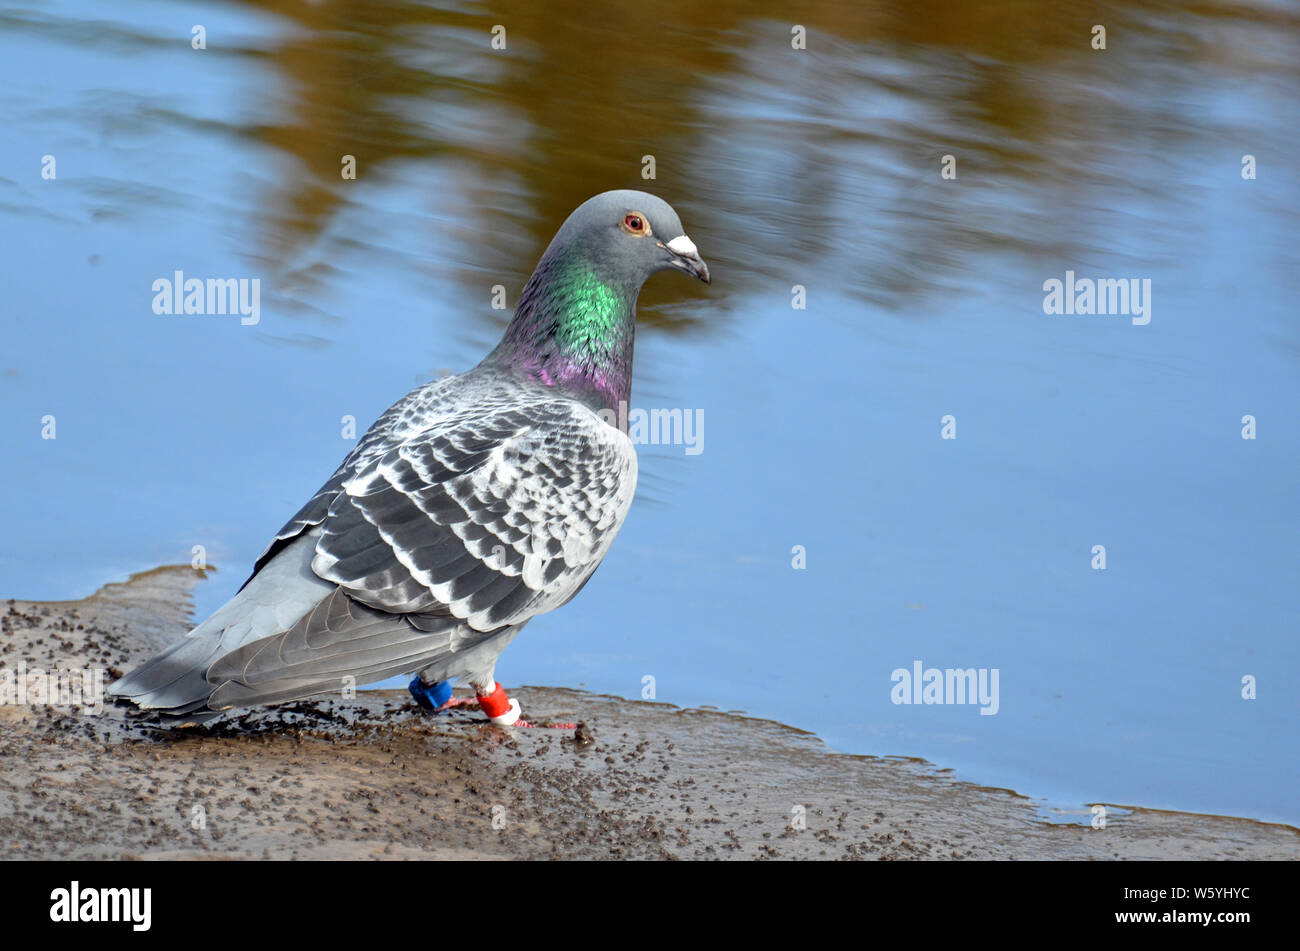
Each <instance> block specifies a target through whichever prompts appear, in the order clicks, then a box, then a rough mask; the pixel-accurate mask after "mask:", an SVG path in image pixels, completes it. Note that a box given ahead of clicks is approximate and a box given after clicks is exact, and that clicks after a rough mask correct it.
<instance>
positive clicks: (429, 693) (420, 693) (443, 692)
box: [406, 674, 451, 713]
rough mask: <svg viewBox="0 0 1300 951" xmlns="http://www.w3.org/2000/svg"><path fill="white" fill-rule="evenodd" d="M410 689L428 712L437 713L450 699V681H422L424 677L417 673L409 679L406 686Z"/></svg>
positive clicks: (412, 694) (416, 700)
mask: <svg viewBox="0 0 1300 951" xmlns="http://www.w3.org/2000/svg"><path fill="white" fill-rule="evenodd" d="M406 689H407V690H409V691H411V696H412V697H414V698H415V702H416V703H418V704H419V705H420V706H421V707H423V708H424V709H425V710H428V711H429V712H430V713H437V712H438V711H439V710H441V709H442V708H443V707H444V706H445V705H446V704H447V701H448V700H450V699H451V681H450V680H441V681H439V682H438V683H435V684H429V683H425V682H424V678H423V677H421V676H420V675H419V674H416V675H415V677H414V678H413V679H412V680H411V682H410V683H409V684H407V687H406Z"/></svg>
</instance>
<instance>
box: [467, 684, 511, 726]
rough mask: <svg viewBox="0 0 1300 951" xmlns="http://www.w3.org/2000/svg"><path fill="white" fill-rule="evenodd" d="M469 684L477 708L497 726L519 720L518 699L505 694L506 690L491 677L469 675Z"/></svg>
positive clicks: (509, 724) (508, 724)
mask: <svg viewBox="0 0 1300 951" xmlns="http://www.w3.org/2000/svg"><path fill="white" fill-rule="evenodd" d="M469 683H470V686H471V687H473V688H474V696H475V697H476V698H477V699H478V705H479V709H481V710H482V711H483V713H484V714H485V715H486V716H487V718H488V719H489V720H491V721H492V722H493V723H495V724H496V725H497V726H514V725H515V723H516V722H518V721H519V701H518V700H514V699H512V698H511V697H509V696H507V695H506V690H505V688H504V687H502V686H501V685H500V684H499V683H497V682H496V681H495V680H493V679H492V675H491V674H490V673H489V674H488V675H487V677H486V678H479V677H471V678H470V681H469Z"/></svg>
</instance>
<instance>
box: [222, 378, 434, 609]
mask: <svg viewBox="0 0 1300 951" xmlns="http://www.w3.org/2000/svg"><path fill="white" fill-rule="evenodd" d="M458 382H459V379H458V378H457V377H454V376H451V377H444V378H443V379H441V380H434V381H432V382H430V383H426V384H424V385H423V386H420V387H417V388H416V389H414V390H412V391H411V392H410V393H408V394H407V395H406V396H404V397H403V398H402V399H400V400H398V401H397V402H396V403H394V404H393V405H392V406H390V407H388V409H387V410H385V411H384V414H383V415H382V416H380V417H379V419H377V420H375V422H374V425H372V426H371V427H370V428H369V429H368V430H367V431H366V433H365V435H363V436H362V437H361V439H359V440H358V441H357V444H356V445H355V446H354V447H353V448H352V451H351V452H349V453H348V454H347V457H346V458H345V459H344V460H343V462H342V463H340V464H339V467H338V468H337V469H336V470H335V471H334V474H333V475H331V476H330V477H329V479H328V481H326V483H325V484H324V485H323V486H321V487H320V488H319V489H317V490H316V493H315V494H314V495H313V496H312V497H311V498H310V499H308V500H307V502H306V504H305V505H303V507H302V508H300V509H299V510H298V511H297V512H295V513H294V516H293V517H292V518H291V519H289V521H287V522H285V523H284V526H283V527H282V528H281V529H280V530H279V531H278V532H276V533H275V537H274V538H272V539H271V541H270V543H269V544H268V545H267V546H266V548H265V549H263V551H262V554H260V555H258V556H257V562H256V563H255V564H254V565H253V573H252V574H251V575H249V577H248V580H246V581H245V582H244V584H243V586H242V587H241V588H240V590H241V591H242V590H243V588H245V587H247V586H248V582H249V581H252V580H253V575H256V574H257V573H258V572H259V571H261V570H262V569H263V568H264V567H265V566H266V565H267V564H268V563H269V562H270V561H271V559H272V558H274V557H275V556H276V555H278V554H279V553H280V552H281V551H283V550H284V549H285V548H286V547H287V546H288V544H289V542H291V541H293V539H295V538H297V537H298V536H299V535H301V534H302V533H303V532H306V531H310V530H311V529H313V528H315V527H316V526H317V525H319V524H320V523H321V522H323V521H325V519H326V517H327V516H328V515H329V509H330V504H331V503H332V502H333V501H334V499H335V498H336V497H337V496H338V494H339V492H341V491H342V489H343V483H344V482H346V481H347V480H348V478H350V477H351V476H352V475H354V474H355V473H356V472H357V470H358V469H361V468H363V467H364V466H365V465H367V464H368V463H371V462H373V461H374V460H375V459H376V458H378V457H379V456H381V455H383V454H384V453H385V452H387V451H388V450H389V449H391V448H392V447H394V446H396V445H399V444H400V443H401V442H402V441H403V440H404V439H406V438H408V437H409V436H411V435H412V434H413V433H414V432H417V431H419V430H421V429H424V428H426V427H428V426H429V425H431V424H432V423H435V422H436V421H438V420H439V419H441V418H442V417H443V416H444V415H445V414H446V413H447V412H448V410H449V409H450V408H452V407H454V405H455V395H456V393H457V388H456V385H455V384H457V383H458Z"/></svg>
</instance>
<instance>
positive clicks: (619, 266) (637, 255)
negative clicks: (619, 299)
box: [552, 189, 709, 287]
mask: <svg viewBox="0 0 1300 951" xmlns="http://www.w3.org/2000/svg"><path fill="white" fill-rule="evenodd" d="M552 246H553V247H562V248H565V249H568V250H571V251H572V250H578V251H580V252H582V253H583V256H584V257H587V258H588V259H589V260H592V261H601V262H603V264H604V266H605V267H606V268H608V269H610V270H613V271H614V272H615V273H617V275H618V276H619V277H621V278H623V279H624V280H625V281H626V282H627V283H629V284H634V285H635V286H637V287H640V286H641V284H643V283H645V281H646V279H647V278H649V277H650V275H651V274H654V273H655V272H656V271H667V270H678V271H685V272H686V273H687V274H691V275H694V276H695V277H698V278H699V279H700V280H701V281H703V282H704V283H705V284H707V283H709V268H708V265H706V264H705V263H704V260H703V259H702V258H701V257H700V253H699V251H697V250H696V248H695V242H693V241H692V240H691V239H690V238H688V237H687V236H686V229H684V228H683V227H682V222H681V219H680V218H678V217H677V212H675V211H673V207H672V205H670V204H668V202H666V201H664V200H663V199H662V198H656V197H655V196H654V195H651V194H649V193H647V192H639V191H632V190H630V189H618V190H615V191H608V192H601V193H600V194H599V195H597V196H596V197H594V198H589V199H587V200H586V201H584V202H583V203H582V204H581V205H579V206H578V208H577V210H575V211H574V212H573V214H571V215H569V217H568V219H567V220H566V221H565V222H564V224H563V226H561V228H560V230H559V232H558V233H557V234H556V236H555V241H554V242H553V245H552Z"/></svg>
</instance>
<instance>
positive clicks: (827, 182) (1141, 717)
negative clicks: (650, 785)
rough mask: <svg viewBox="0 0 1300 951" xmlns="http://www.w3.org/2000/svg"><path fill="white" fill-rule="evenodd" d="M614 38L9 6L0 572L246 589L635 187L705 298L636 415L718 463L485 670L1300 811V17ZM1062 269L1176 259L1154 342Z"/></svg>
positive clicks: (766, 20)
mask: <svg viewBox="0 0 1300 951" xmlns="http://www.w3.org/2000/svg"><path fill="white" fill-rule="evenodd" d="M591 10H592V8H591V6H590V5H587V4H578V3H570V2H566V3H548V4H546V5H542V4H527V3H504V4H495V5H493V6H492V7H491V8H484V7H479V6H476V5H465V6H463V7H454V8H444V9H435V8H433V7H431V6H428V5H425V4H419V3H407V2H382V0H381V2H351V3H348V2H333V0H323V2H319V3H304V2H275V3H260V4H256V3H246V4H226V5H222V4H205V5H203V6H202V7H201V8H195V7H193V6H191V5H187V4H179V3H157V2H153V3H151V2H141V3H132V4H116V5H104V4H98V3H88V2H84V0H79V2H58V0H53V2H48V3H5V4H0V120H2V121H0V236H2V241H3V247H4V262H3V266H2V267H0V275H3V277H2V279H3V281H4V295H3V297H4V301H3V305H2V307H0V313H2V314H3V338H2V339H3V343H4V346H3V351H2V352H0V436H2V437H3V456H2V457H0V458H2V460H3V470H2V471H3V474H4V487H5V499H6V501H5V503H4V509H3V529H0V593H4V594H5V595H9V594H13V595H18V596H23V597H33V598H72V597H77V596H81V595H84V594H87V593H89V592H90V591H91V590H93V589H94V588H96V587H97V586H98V585H99V584H101V583H102V582H105V581H108V580H117V579H120V578H122V577H124V576H125V575H127V574H128V573H130V572H132V571H137V570H141V569H144V568H148V567H151V566H153V565H156V564H159V563H165V562H177V561H188V560H189V559H190V557H191V551H192V549H193V546H195V545H203V546H205V549H206V551H207V556H208V558H209V559H210V560H211V561H212V562H213V563H215V564H216V565H218V567H219V569H220V571H219V573H218V574H217V575H216V576H215V578H214V579H213V580H211V581H209V582H208V583H206V584H205V585H203V586H202V587H201V591H200V596H199V597H200V609H201V610H202V611H204V612H207V611H210V610H212V609H214V608H215V607H216V606H218V605H219V604H220V603H221V602H222V601H224V600H225V599H226V598H228V597H229V596H230V595H231V594H233V593H234V591H235V589H236V588H237V587H238V586H239V584H240V582H241V581H242V580H243V578H244V576H245V573H246V571H247V569H248V567H249V566H250V565H251V562H252V560H253V559H254V558H255V557H256V555H257V553H258V552H259V551H260V550H261V548H262V546H263V545H264V544H265V542H266V540H267V538H268V537H269V534H270V533H271V532H272V531H274V530H275V529H276V528H277V527H278V526H279V525H280V524H281V523H282V522H283V521H284V519H285V518H286V517H287V516H288V515H290V514H291V513H292V512H293V511H294V510H296V509H297V507H298V505H299V504H300V503H301V502H302V501H303V500H304V499H305V498H306V497H307V496H308V495H309V494H310V493H311V492H312V491H313V490H314V489H315V488H316V487H317V486H318V485H319V484H320V483H321V482H322V481H323V480H324V478H325V477H326V476H327V475H328V474H329V473H330V472H331V471H332V470H333V468H334V467H335V465H336V464H337V463H338V461H339V459H340V458H341V457H342V456H343V455H344V454H345V453H346V452H347V450H348V449H349V447H350V446H351V442H350V441H348V440H347V439H346V438H344V435H343V434H342V429H343V427H342V425H341V420H342V418H343V417H344V416H348V415H351V416H354V417H355V418H356V419H357V421H358V423H359V426H360V427H361V428H364V427H365V426H366V425H368V424H369V422H370V420H372V419H373V418H374V417H375V416H377V415H378V413H379V412H380V411H382V410H383V409H384V408H385V407H386V406H387V405H388V404H389V403H390V402H392V401H393V400H394V399H396V398H397V397H398V396H400V395H402V394H403V393H404V392H406V390H408V389H409V388H411V387H412V386H414V385H415V384H416V383H418V382H421V381H423V380H426V379H428V378H430V377H433V376H437V375H439V374H441V373H444V372H447V371H452V370H460V369H463V368H466V367H468V366H470V365H472V364H474V363H476V362H477V361H478V359H479V358H480V357H481V356H482V355H483V354H484V353H485V352H486V351H487V350H488V349H490V347H491V346H492V345H493V343H494V342H495V340H496V339H497V337H498V336H499V334H500V332H501V330H502V328H503V327H504V325H505V322H506V320H507V318H508V311H501V310H494V309H493V308H492V307H491V288H492V286H493V285H496V284H502V285H504V286H505V287H506V289H507V295H508V297H509V299H510V300H511V301H512V302H513V299H514V296H515V295H516V294H517V293H518V290H519V288H520V287H521V286H522V284H523V282H524V281H525V280H526V278H527V276H528V274H529V272H530V271H531V269H532V265H533V264H534V263H535V261H536V259H537V257H538V256H539V254H540V253H541V251H542V249H543V248H544V247H545V245H546V243H547V241H549V239H550V237H551V235H552V234H553V232H554V230H555V228H556V227H558V225H559V223H560V222H561V221H562V220H563V219H564V217H565V216H566V215H567V214H568V212H569V211H570V210H572V208H573V207H574V206H576V205H577V204H578V203H579V202H581V201H582V200H583V199H585V198H587V197H588V196H589V195H591V194H593V193H594V192H596V191H600V190H603V189H605V188H614V187H647V188H649V189H651V190H653V191H655V192H657V193H658V194H660V195H662V196H663V197H665V198H666V199H668V200H669V201H671V202H672V203H673V204H674V206H675V207H676V208H677V210H678V211H679V213H680V214H681V217H682V219H683V221H684V222H685V223H686V226H687V229H688V231H689V232H690V234H691V236H692V237H693V238H694V240H695V242H696V243H697V244H698V245H699V247H700V249H701V252H702V254H703V255H704V257H705V258H706V260H708V262H709V264H710V267H711V268H712V271H713V274H714V283H713V285H712V286H711V287H707V288H706V287H703V286H700V285H695V284H693V283H692V282H689V281H687V280H685V279H683V278H681V277H680V276H679V275H672V274H668V275H662V276H659V277H656V278H655V279H654V280H653V281H652V282H651V284H650V285H649V286H648V287H647V289H646V291H645V293H644V294H643V295H642V301H641V316H642V320H641V326H640V329H639V334H638V345H637V363H636V377H635V385H634V390H633V400H634V404H635V405H637V406H640V407H646V408H653V407H659V408H681V409H685V410H690V411H693V412H694V413H696V414H697V415H696V417H695V418H697V419H699V418H701V417H700V415H699V414H702V419H703V430H702V435H703V442H702V444H701V445H702V449H703V451H702V452H699V453H698V454H688V453H687V452H686V451H685V447H683V446H681V445H646V446H643V447H641V470H642V477H641V485H640V489H639V494H638V499H637V502H636V504H635V506H634V508H633V510H632V514H631V516H630V517H629V519H628V522H627V524H626V527H625V528H624V530H623V533H622V535H621V537H620V539H619V541H618V543H617V544H616V545H615V546H614V549H613V551H612V553H611V555H610V556H609V558H608V559H607V560H606V562H605V564H604V566H603V567H602V569H601V570H600V572H599V574H598V576H597V578H596V579H595V580H594V581H593V583H592V584H590V585H588V587H587V588H586V589H585V590H584V591H583V593H582V595H581V597H579V598H578V599H576V600H575V601H574V602H573V603H572V604H571V605H569V606H568V607H567V608H565V609H564V610H563V611H560V612H557V613H555V614H552V615H548V616H545V617H542V618H540V619H538V620H536V621H534V622H533V623H532V624H531V625H530V626H529V628H528V630H527V631H526V632H525V634H524V636H522V637H520V638H519V639H518V640H517V641H516V642H515V643H514V645H513V646H512V647H511V648H510V649H509V650H508V651H507V652H506V654H505V655H504V656H503V659H502V662H501V664H500V665H499V666H498V675H499V677H500V679H501V680H502V682H503V683H506V684H520V683H547V684H558V685H570V686H573V685H579V684H581V685H585V686H586V687H587V688H589V689H593V690H597V691H604V692H609V693H614V694H619V695H623V696H632V697H635V696H640V695H641V692H642V689H643V686H642V685H643V682H644V678H646V677H648V676H650V677H653V678H654V684H655V690H656V696H657V698H658V699H660V700H663V701H668V702H673V703H678V704H684V705H699V704H712V705H716V706H718V707H721V708H724V709H734V708H739V709H744V710H747V711H749V712H751V713H753V714H756V715H760V716H765V717H771V718H774V719H778V720H782V721H784V722H788V723H791V724H794V725H796V726H800V727H804V728H806V729H810V730H815V731H816V732H818V733H819V734H820V735H822V736H823V737H825V738H826V739H827V740H828V742H830V743H831V744H832V745H833V746H835V747H836V748H838V749H841V750H845V751H849V752H861V753H879V754H906V755H912V756H922V757H926V758H928V759H930V760H932V761H933V762H935V763H937V764H939V765H940V766H943V767H952V768H954V769H956V770H957V772H958V774H959V775H961V776H965V777H967V778H970V779H973V780H976V781H979V782H982V783H985V784H989V785H1001V786H1008V787H1012V788H1014V789H1017V790H1019V791H1020V792H1023V793H1025V794H1027V795H1030V796H1033V797H1035V798H1037V799H1040V800H1042V801H1043V802H1044V804H1045V806H1046V807H1047V809H1048V811H1049V812H1051V811H1052V810H1054V809H1059V810H1061V812H1059V813H1057V814H1060V815H1064V816H1069V815H1071V814H1078V813H1082V814H1084V815H1085V816H1086V813H1087V810H1086V808H1084V804H1087V803H1095V802H1106V803H1117V804H1140V805H1146V806H1153V807H1164V808H1171V809H1183V810H1192V811H1202V812H1216V813H1230V814H1237V815H1245V816H1251V817H1255V818H1262V819H1271V820H1281V821H1286V822H1291V823H1296V822H1300V808H1298V806H1297V798H1298V797H1297V789H1298V788H1300V782H1298V780H1300V776H1298V771H1297V751H1298V750H1297V746H1298V744H1297V742H1296V739H1295V736H1296V724H1297V714H1300V701H1298V700H1297V698H1298V697H1300V674H1298V670H1300V656H1298V654H1300V651H1298V650H1297V637H1296V632H1297V612H1296V600H1295V591H1296V581H1297V568H1298V567H1300V564H1298V559H1297V554H1296V542H1297V531H1296V529H1297V518H1296V511H1297V504H1298V503H1300V498H1298V497H1297V496H1298V492H1297V473H1298V472H1300V448H1298V447H1300V432H1297V417H1296V409H1297V405H1300V400H1298V397H1300V377H1298V374H1297V369H1298V361H1300V332H1298V330H1297V305H1296V300H1297V291H1298V290H1300V287H1298V284H1300V279H1298V277H1297V275H1298V273H1300V272H1298V270H1297V257H1298V256H1300V251H1298V250H1297V249H1298V248H1300V243H1298V242H1297V240H1296V239H1297V230H1298V229H1297V216H1298V214H1300V212H1298V209H1300V202H1297V198H1300V194H1298V191H1300V189H1298V188H1297V177H1296V172H1295V156H1296V155H1297V154H1300V121H1297V120H1298V119H1300V108H1298V107H1297V102H1300V55H1298V54H1300V6H1297V4H1295V3H1227V2H1223V3H1217V2H1205V3H1197V4H1187V5H1181V4H1174V3H1112V4H1102V5H1100V6H1098V5H1096V4H1072V3H1065V4H1041V3H1033V2H999V3H971V4H962V5H953V4H947V3H928V2H922V3H902V2H894V3H885V4H862V5H844V4H838V3H816V2H814V3H812V4H810V5H808V7H807V9H806V12H804V13H800V14H799V16H800V23H801V25H803V26H805V27H806V28H807V49H806V50H794V49H792V48H791V25H792V24H791V22H790V19H789V18H790V16H791V14H790V12H789V8H788V6H787V5H784V4H775V3H765V2H757V3H753V2H751V3H743V4H742V3H718V4H706V5H700V4H698V3H691V4H688V3H685V2H681V3H669V4H660V5H650V4H635V3H619V4H614V5H608V6H605V5H602V6H601V8H600V14H599V15H598V16H593V14H592V12H591ZM1097 23H1101V24H1103V25H1105V26H1106V28H1107V48H1106V49H1105V50H1104V51H1102V50H1094V49H1093V48H1092V46H1091V42H1090V41H1091V39H1092V27H1093V25H1094V24H1097ZM498 24H499V25H502V26H504V27H505V29H506V49H504V50H494V49H492V47H491V43H490V40H491V36H492V33H491V31H492V28H493V27H494V26H495V25H498ZM196 25H201V26H202V27H203V28H204V31H205V38H206V49H202V50H196V49H194V48H193V47H192V42H191V39H192V31H193V28H194V27H195V26H196ZM345 155H351V156H354V157H355V160H356V166H357V177H356V180H354V181H353V180H345V179H344V178H343V177H342V175H341V173H340V169H341V167H342V166H341V163H342V161H343V156H345ZM647 155H650V156H653V157H654V160H655V173H656V178H655V179H654V180H653V181H645V180H643V179H642V168H643V157H644V156H647ZM945 155H951V156H953V157H954V160H955V168H956V177H955V178H950V179H945V178H943V177H942V176H941V175H940V169H941V167H942V165H943V162H944V159H943V157H944V156H945ZM1246 155H1250V156H1253V157H1254V162H1255V168H1256V171H1257V177H1255V178H1254V179H1247V178H1243V175H1242V168H1243V156H1246ZM45 156H53V158H54V161H55V170H56V171H55V177H54V178H53V179H47V178H43V177H42V169H43V167H46V166H48V162H47V160H46V159H45V158H44V157H45ZM177 270H180V271H183V272H184V273H185V274H186V275H187V276H197V277H202V278H208V277H235V278H250V279H251V278H254V277H256V278H259V279H260V281H261V299H260V320H259V322H258V323H256V324H250V325H244V324H242V323H241V322H240V320H239V318H237V317H166V316H157V315H155V314H154V313H153V310H152V308H151V302H152V300H153V296H154V295H153V291H152V290H151V287H152V283H153V281H154V280H155V279H158V278H162V277H170V276H171V275H172V274H173V273H174V272H175V271H177ZM1067 271H1072V272H1074V273H1075V274H1076V275H1077V276H1079V277H1088V278H1137V279H1139V280H1149V281H1150V282H1151V283H1150V287H1151V292H1150V298H1149V303H1150V311H1149V314H1150V318H1151V319H1150V322H1149V323H1147V324H1145V325H1139V324H1135V323H1134V322H1133V321H1132V320H1131V319H1130V318H1129V317H1100V316H1087V317H1085V316H1047V315H1045V314H1044V312H1043V300H1044V289H1043V285H1044V282H1045V281H1047V280H1049V279H1051V278H1058V279H1062V280H1064V279H1065V276H1066V272H1067ZM796 284H797V285H801V286H802V287H804V288H805V289H806V303H807V307H806V309H802V310H799V309H794V308H793V307H792V305H791V300H792V293H791V288H792V287H793V286H794V285H796ZM1247 415H1249V416H1252V417H1254V419H1255V425H1256V435H1257V438H1255V439H1253V440H1246V439H1243V438H1242V428H1243V422H1242V418H1243V416H1247ZM47 416H53V417H54V420H55V425H56V434H57V438H55V439H52V440H51V439H42V438H41V436H42V429H43V426H44V425H45V424H44V423H43V418H44V417H47ZM945 416H952V417H953V420H954V423H953V425H954V426H955V433H956V437H957V438H956V439H942V438H941V425H942V424H941V419H942V418H943V417H945ZM1097 545H1103V546H1105V552H1106V567H1105V570H1094V568H1093V567H1092V564H1093V561H1094V557H1095V556H1094V553H1093V552H1094V546H1097ZM796 551H802V552H803V553H804V557H805V558H806V567H805V568H803V569H796V568H795V567H793V566H792V561H793V560H794V559H795V558H796V557H797V556H796ZM917 661H920V662H921V663H922V665H923V666H924V667H931V666H933V667H939V668H950V667H951V668H967V667H974V668H988V669H990V670H991V669H994V668H996V669H997V671H998V674H999V679H998V683H999V698H998V709H997V713H996V715H991V716H982V715H980V712H979V707H978V706H972V705H924V704H923V705H899V704H895V703H893V702H892V701H891V687H892V686H893V684H892V682H891V674H892V672H893V671H894V670H895V669H898V668H903V669H908V670H910V669H911V668H912V665H913V664H914V663H915V662H917ZM1248 677H1253V678H1255V680H1256V684H1257V687H1256V689H1257V697H1256V699H1253V700H1245V699H1243V698H1242V690H1243V686H1242V681H1243V678H1248Z"/></svg>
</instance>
